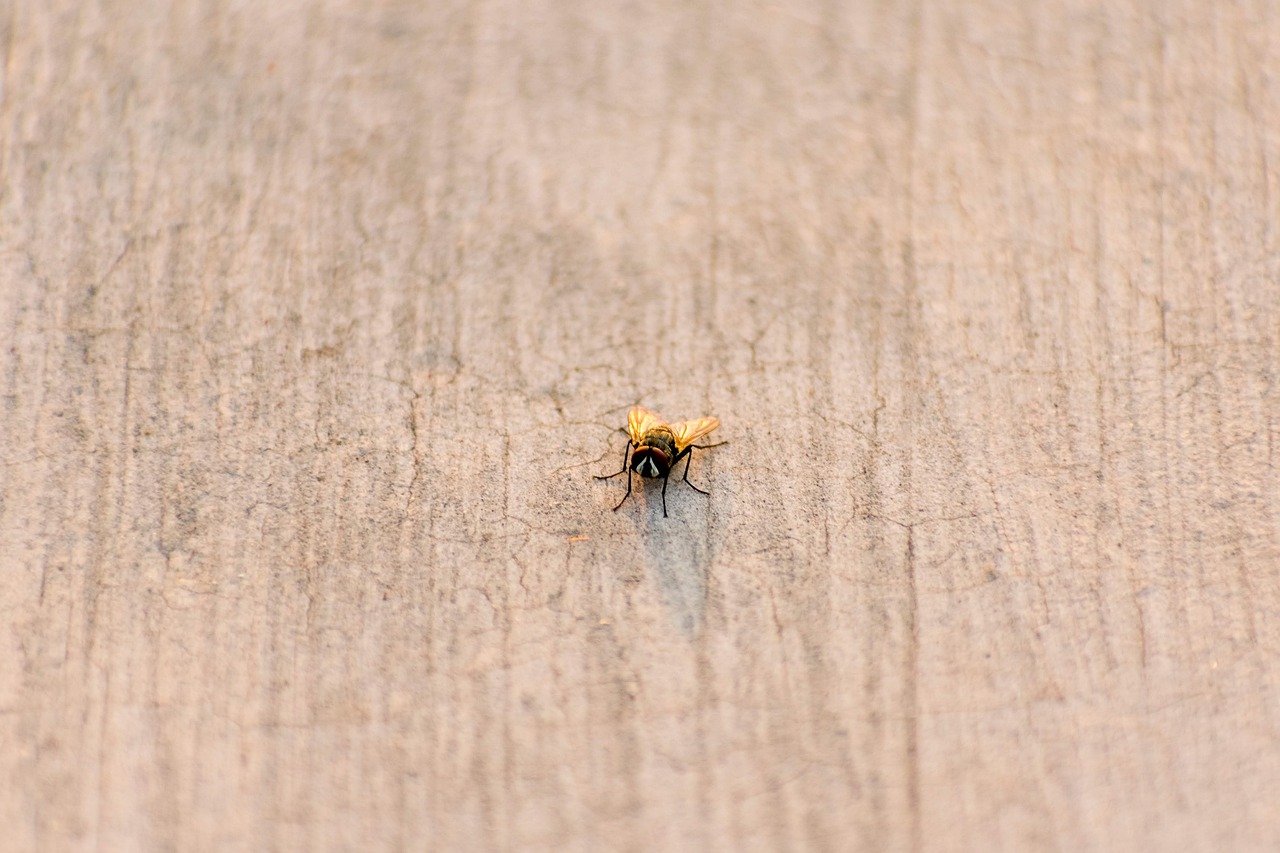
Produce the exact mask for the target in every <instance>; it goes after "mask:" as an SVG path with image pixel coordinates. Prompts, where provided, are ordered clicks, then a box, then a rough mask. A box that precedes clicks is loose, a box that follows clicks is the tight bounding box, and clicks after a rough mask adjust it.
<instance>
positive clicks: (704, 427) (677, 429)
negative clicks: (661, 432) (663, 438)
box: [671, 418, 720, 453]
mask: <svg viewBox="0 0 1280 853" xmlns="http://www.w3.org/2000/svg"><path fill="white" fill-rule="evenodd" d="M718 426H720V420H719V418H698V419H697V420H693V421H685V422H684V423H682V424H677V425H676V426H673V427H672V428H671V431H672V432H674V433H675V434H676V452H677V453H679V452H680V451H682V450H684V449H685V448H686V447H688V446H689V445H691V444H693V443H694V442H695V441H697V440H698V439H700V438H702V437H703V436H704V435H706V434H707V433H709V432H711V431H712V430H713V429H715V428H716V427H718Z"/></svg>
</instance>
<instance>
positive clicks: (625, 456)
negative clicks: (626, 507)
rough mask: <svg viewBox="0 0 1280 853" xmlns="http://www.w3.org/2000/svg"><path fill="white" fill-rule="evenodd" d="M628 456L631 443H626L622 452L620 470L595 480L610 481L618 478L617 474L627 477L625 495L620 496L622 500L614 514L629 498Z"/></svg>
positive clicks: (629, 475)
mask: <svg viewBox="0 0 1280 853" xmlns="http://www.w3.org/2000/svg"><path fill="white" fill-rule="evenodd" d="M630 456H631V442H627V446H626V448H625V449H624V450H623V451H622V470H621V471H615V472H614V473H612V474H607V475H605V476H603V477H600V476H597V477H596V479H597V480H612V479H613V478H614V477H616V476H618V475H619V474H626V475H627V493H626V494H625V495H623V496H622V500H620V501H618V506H615V507H614V508H613V511H614V512H617V511H618V509H619V508H621V506H622V505H623V504H624V503H626V502H627V498H629V497H631V468H630V467H628V466H627V459H628V458H629V457H630Z"/></svg>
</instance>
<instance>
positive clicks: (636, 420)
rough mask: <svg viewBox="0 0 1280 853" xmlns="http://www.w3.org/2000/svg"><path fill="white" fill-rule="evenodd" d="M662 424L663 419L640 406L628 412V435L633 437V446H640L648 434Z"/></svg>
mask: <svg viewBox="0 0 1280 853" xmlns="http://www.w3.org/2000/svg"><path fill="white" fill-rule="evenodd" d="M662 424H663V420H662V418H660V417H658V416H657V415H655V414H654V413H653V412H651V411H649V410H648V409H644V408H641V407H640V406H636V407H635V408H633V409H632V410H631V411H629V412H627V435H629V436H631V443H632V444H637V445H638V444H639V443H640V439H641V438H643V437H644V434H645V433H646V432H648V431H649V430H651V429H653V428H654V427H656V426H662Z"/></svg>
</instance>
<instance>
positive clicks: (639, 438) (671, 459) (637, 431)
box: [596, 406, 729, 518]
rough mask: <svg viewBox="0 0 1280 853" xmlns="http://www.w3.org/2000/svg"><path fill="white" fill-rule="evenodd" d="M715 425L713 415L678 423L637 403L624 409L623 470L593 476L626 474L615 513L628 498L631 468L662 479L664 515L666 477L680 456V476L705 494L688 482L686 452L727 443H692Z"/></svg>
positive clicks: (663, 511)
mask: <svg viewBox="0 0 1280 853" xmlns="http://www.w3.org/2000/svg"><path fill="white" fill-rule="evenodd" d="M718 426H720V421H719V420H718V419H716V418H697V419H696V420H692V421H685V422H684V423H680V424H668V423H667V422H666V421H664V420H663V419H662V418H660V417H658V416H657V415H655V414H654V413H653V412H651V411H649V410H648V409H642V408H641V407H639V406H636V407H635V408H633V409H632V410H631V411H629V412H627V436H628V437H629V438H630V439H631V440H630V441H628V442H627V448H626V450H625V451H624V452H623V454H622V470H621V471H617V472H615V473H613V474H609V475H606V476H604V477H596V479H597V480H611V479H613V478H614V477H617V476H618V475H619V474H626V475H627V493H626V494H625V495H623V496H622V500H620V501H618V505H617V506H615V507H614V508H613V511H614V512H617V511H618V510H619V509H620V508H621V507H622V505H623V504H624V503H626V502H627V498H629V497H631V472H632V471H634V472H636V473H637V474H639V475H640V476H641V477H647V478H649V479H653V478H654V477H661V478H662V517H663V518H666V517H667V478H668V477H669V476H670V474H671V469H672V468H673V467H675V465H676V463H677V462H679V461H680V460H681V459H683V460H685V462H684V477H683V479H684V481H685V482H686V483H688V485H689V488H691V489H693V490H694V491H695V492H701V493H702V494H704V495H706V494H710V492H704V491H703V490H702V489H699V488H698V487H697V486H695V485H694V484H693V483H690V482H689V462H690V460H691V459H692V458H693V457H692V456H691V455H690V453H689V451H691V450H694V449H697V450H707V449H709V448H712V447H719V446H720V445H721V444H728V443H729V442H727V441H722V442H720V443H719V444H694V442H695V441H697V440H698V439H700V438H702V437H703V436H704V435H707V434H708V433H710V432H711V431H712V430H714V429H715V428H716V427H718Z"/></svg>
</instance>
